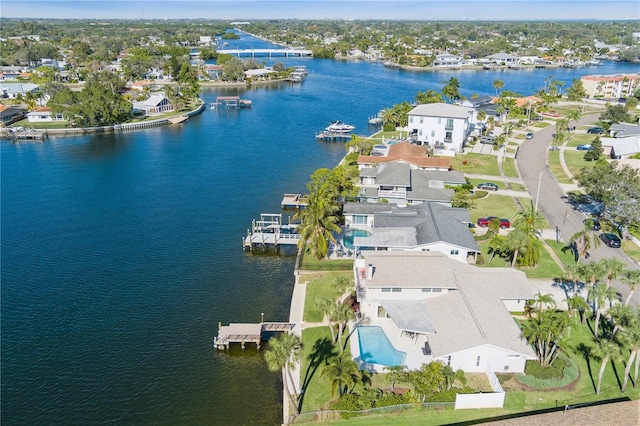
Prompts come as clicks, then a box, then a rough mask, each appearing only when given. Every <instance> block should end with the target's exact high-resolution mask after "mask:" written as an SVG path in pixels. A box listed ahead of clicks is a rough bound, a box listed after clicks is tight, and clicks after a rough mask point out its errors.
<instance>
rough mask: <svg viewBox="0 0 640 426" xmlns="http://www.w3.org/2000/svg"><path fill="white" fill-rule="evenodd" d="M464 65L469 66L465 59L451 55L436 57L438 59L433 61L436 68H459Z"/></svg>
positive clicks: (444, 54) (445, 54)
mask: <svg viewBox="0 0 640 426" xmlns="http://www.w3.org/2000/svg"><path fill="white" fill-rule="evenodd" d="M463 65H467V61H465V60H464V58H463V57H461V56H458V55H453V54H451V53H441V54H439V55H436V59H435V60H434V61H433V67H435V68H459V67H461V66H463Z"/></svg>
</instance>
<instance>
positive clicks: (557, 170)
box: [547, 150, 572, 183]
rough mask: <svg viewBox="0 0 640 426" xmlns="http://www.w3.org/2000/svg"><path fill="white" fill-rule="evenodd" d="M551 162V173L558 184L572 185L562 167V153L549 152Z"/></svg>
mask: <svg viewBox="0 0 640 426" xmlns="http://www.w3.org/2000/svg"><path fill="white" fill-rule="evenodd" d="M547 159H548V162H549V168H550V169H551V173H553V175H554V176H555V177H556V179H557V180H558V182H560V183H572V181H571V179H569V176H567V174H566V173H565V172H564V169H563V168H562V166H561V165H560V151H559V150H558V151H549V156H548V157H547Z"/></svg>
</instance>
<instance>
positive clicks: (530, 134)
mask: <svg viewBox="0 0 640 426" xmlns="http://www.w3.org/2000/svg"><path fill="white" fill-rule="evenodd" d="M524 138H525V139H533V132H529V133H527V134H526V135H524Z"/></svg>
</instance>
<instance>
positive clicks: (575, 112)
mask: <svg viewBox="0 0 640 426" xmlns="http://www.w3.org/2000/svg"><path fill="white" fill-rule="evenodd" d="M581 117H582V112H580V110H579V109H572V110H571V111H569V112H568V113H567V119H568V120H569V121H573V122H574V123H575V124H576V126H577V125H578V121H579V120H580V118H581Z"/></svg>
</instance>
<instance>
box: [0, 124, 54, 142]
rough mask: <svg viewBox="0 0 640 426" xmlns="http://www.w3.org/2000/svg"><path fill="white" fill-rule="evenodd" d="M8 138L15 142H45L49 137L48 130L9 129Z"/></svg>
mask: <svg viewBox="0 0 640 426" xmlns="http://www.w3.org/2000/svg"><path fill="white" fill-rule="evenodd" d="M7 136H8V137H9V138H11V139H14V140H32V141H43V140H45V139H47V138H48V137H49V135H48V134H47V131H46V130H33V129H25V128H23V127H21V128H16V129H12V128H9V129H8V132H7Z"/></svg>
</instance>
